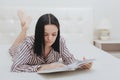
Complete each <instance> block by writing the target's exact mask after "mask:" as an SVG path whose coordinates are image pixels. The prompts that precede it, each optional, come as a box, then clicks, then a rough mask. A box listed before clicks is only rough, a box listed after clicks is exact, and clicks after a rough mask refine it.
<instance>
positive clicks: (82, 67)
mask: <svg viewBox="0 0 120 80" xmlns="http://www.w3.org/2000/svg"><path fill="white" fill-rule="evenodd" d="M85 59H86V58H85V57H83V60H85ZM91 67H92V62H90V63H87V64H84V65H82V66H81V69H90V68H91Z"/></svg>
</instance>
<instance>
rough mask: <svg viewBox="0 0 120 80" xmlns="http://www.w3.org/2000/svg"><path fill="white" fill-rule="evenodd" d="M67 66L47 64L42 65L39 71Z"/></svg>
mask: <svg viewBox="0 0 120 80" xmlns="http://www.w3.org/2000/svg"><path fill="white" fill-rule="evenodd" d="M64 66H65V65H64V64H62V63H51V64H45V65H42V66H41V67H40V68H39V69H38V71H41V70H46V69H54V68H60V67H64Z"/></svg>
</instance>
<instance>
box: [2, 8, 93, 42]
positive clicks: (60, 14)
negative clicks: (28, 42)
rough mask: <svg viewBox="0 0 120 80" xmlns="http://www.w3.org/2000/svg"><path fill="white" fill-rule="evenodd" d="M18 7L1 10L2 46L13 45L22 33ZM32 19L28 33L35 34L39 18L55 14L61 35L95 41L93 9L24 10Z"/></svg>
mask: <svg viewBox="0 0 120 80" xmlns="http://www.w3.org/2000/svg"><path fill="white" fill-rule="evenodd" d="M18 9H20V8H18V7H14V8H13V7H1V8H0V44H1V43H11V42H12V41H13V40H14V39H15V38H16V36H17V35H18V33H19V32H20V22H19V19H18V16H17V10H18ZM23 10H24V11H25V13H26V14H27V15H30V16H31V17H32V19H33V20H32V23H31V25H30V29H29V31H28V33H29V34H34V28H35V25H36V21H37V20H38V18H39V17H40V16H41V15H43V14H45V13H52V14H54V15H55V16H56V17H57V18H58V20H59V22H60V26H61V33H62V34H63V35H64V34H77V35H79V36H78V37H80V36H84V37H85V38H86V39H87V40H88V41H92V40H93V30H94V28H93V10H92V8H37V7H31V8H29V7H28V8H23Z"/></svg>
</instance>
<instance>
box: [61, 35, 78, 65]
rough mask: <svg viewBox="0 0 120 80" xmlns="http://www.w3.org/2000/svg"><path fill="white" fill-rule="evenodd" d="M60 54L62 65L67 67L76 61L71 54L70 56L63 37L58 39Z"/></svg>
mask: <svg viewBox="0 0 120 80" xmlns="http://www.w3.org/2000/svg"><path fill="white" fill-rule="evenodd" d="M60 53H61V56H62V60H63V62H64V64H66V65H68V64H71V63H73V62H74V61H76V59H75V57H74V56H73V54H71V53H70V51H69V50H68V48H67V46H66V43H65V40H64V38H63V37H61V38H60Z"/></svg>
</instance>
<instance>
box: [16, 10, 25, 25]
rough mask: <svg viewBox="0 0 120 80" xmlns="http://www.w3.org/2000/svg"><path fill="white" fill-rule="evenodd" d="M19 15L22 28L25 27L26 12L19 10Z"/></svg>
mask: <svg viewBox="0 0 120 80" xmlns="http://www.w3.org/2000/svg"><path fill="white" fill-rule="evenodd" d="M17 14H18V17H19V19H20V22H21V26H24V25H25V13H24V11H23V10H18V12H17Z"/></svg>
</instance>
